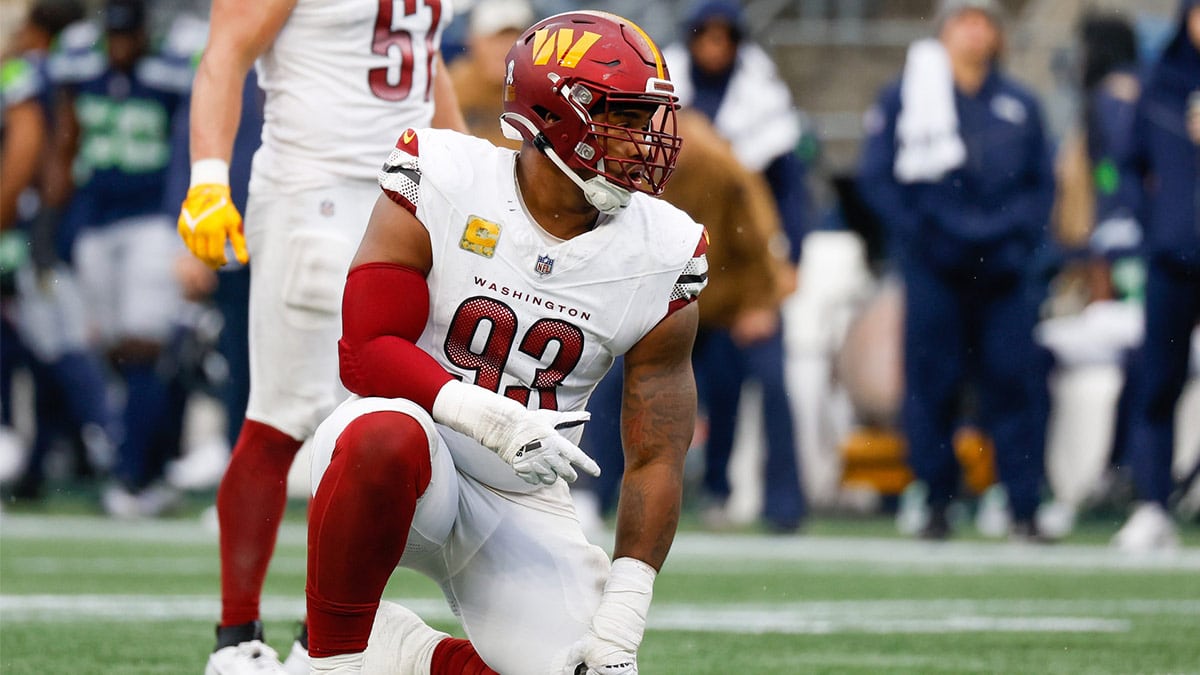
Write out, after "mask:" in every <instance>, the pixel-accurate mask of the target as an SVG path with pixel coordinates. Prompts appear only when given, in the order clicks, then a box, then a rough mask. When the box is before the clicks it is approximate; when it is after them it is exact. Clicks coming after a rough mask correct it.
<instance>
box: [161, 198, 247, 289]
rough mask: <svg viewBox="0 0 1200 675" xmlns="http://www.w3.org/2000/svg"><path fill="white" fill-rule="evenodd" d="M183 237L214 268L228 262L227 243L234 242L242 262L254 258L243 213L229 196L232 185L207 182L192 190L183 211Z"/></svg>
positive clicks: (180, 226)
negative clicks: (248, 242) (246, 234)
mask: <svg viewBox="0 0 1200 675" xmlns="http://www.w3.org/2000/svg"><path fill="white" fill-rule="evenodd" d="M178 226H179V236H180V238H182V239H183V243H184V244H185V245H187V247H188V249H189V250H190V251H191V252H192V253H193V254H194V255H195V256H196V257H197V258H199V259H200V260H202V261H203V262H204V264H206V265H208V266H209V267H211V268H213V269H217V268H219V267H220V266H221V265H224V264H225V263H226V261H227V259H226V257H225V242H226V241H227V240H228V241H229V243H231V244H233V253H234V255H236V256H237V259H238V262H241V263H242V264H245V263H247V262H249V261H250V253H249V252H248V251H247V250H246V237H245V235H244V234H243V233H242V215H241V214H240V213H238V210H237V207H236V206H234V205H233V200H232V199H231V198H230V196H229V186H228V185H221V184H219V183H204V184H201V185H196V186H194V187H192V188H191V189H190V190H188V193H187V198H186V199H184V200H183V207H182V208H181V209H180V210H179V223H178Z"/></svg>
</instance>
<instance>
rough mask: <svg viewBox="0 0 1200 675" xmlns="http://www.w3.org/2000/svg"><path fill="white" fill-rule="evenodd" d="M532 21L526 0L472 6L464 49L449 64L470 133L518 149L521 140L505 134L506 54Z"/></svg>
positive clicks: (531, 12)
mask: <svg viewBox="0 0 1200 675" xmlns="http://www.w3.org/2000/svg"><path fill="white" fill-rule="evenodd" d="M533 21H534V18H533V10H532V9H531V8H530V6H529V3H527V2H526V1H525V0H492V1H490V2H480V3H478V4H476V5H475V7H474V8H473V9H472V10H471V15H470V19H469V23H468V26H469V28H468V35H467V52H466V54H464V55H463V56H461V57H459V58H457V59H455V60H454V61H453V62H452V63H451V64H450V66H449V71H450V80H451V82H453V83H454V93H455V94H456V95H457V96H458V105H459V107H460V108H462V113H463V118H464V119H465V120H466V122H467V127H468V128H469V129H470V131H471V133H472V134H474V135H475V136H478V137H480V138H483V139H486V140H487V141H489V142H491V143H492V144H494V145H498V146H500V147H506V148H512V149H513V150H518V149H520V147H521V142H520V141H514V140H510V139H507V138H505V137H504V134H503V133H502V132H501V131H500V113H502V112H504V100H503V98H504V77H505V68H506V62H505V56H506V55H507V54H508V50H509V48H511V47H512V45H513V42H515V41H516V39H517V38H518V37H519V36H520V35H521V33H522V32H523V31H524V30H525V29H526V28H528V27H529V26H530V25H531V24H532V23H533Z"/></svg>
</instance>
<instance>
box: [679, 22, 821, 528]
mask: <svg viewBox="0 0 1200 675" xmlns="http://www.w3.org/2000/svg"><path fill="white" fill-rule="evenodd" d="M682 33H683V42H682V43H681V44H674V45H671V46H670V47H668V48H667V49H665V50H664V53H663V57H664V59H665V60H666V61H667V63H668V65H669V66H670V68H671V74H672V81H673V82H674V83H675V90H676V93H677V94H678V95H679V98H680V104H681V105H683V106H686V107H690V108H692V109H693V110H695V111H697V112H698V113H700V114H702V115H703V116H704V117H705V118H707V119H708V120H710V121H711V123H712V128H713V129H715V130H716V133H717V135H719V136H720V137H721V138H723V139H724V140H725V141H726V142H727V143H728V148H729V149H730V150H731V151H732V153H733V156H734V158H735V159H736V160H737V161H738V162H739V163H740V164H741V165H742V166H743V167H744V168H745V169H747V170H748V171H750V172H752V173H756V174H761V175H762V177H764V178H765V179H766V182H767V184H768V185H769V188H770V193H771V195H772V196H773V197H774V206H775V210H776V215H775V216H774V217H775V218H778V219H779V221H780V223H781V225H782V229H783V233H784V235H785V236H783V237H779V238H778V239H777V240H776V241H775V242H771V243H772V244H779V245H780V248H782V249H783V250H782V256H781V257H782V258H783V259H784V260H785V261H786V263H787V264H785V265H782V266H777V267H774V266H773V268H772V269H770V270H769V272H770V274H772V275H774V276H775V277H776V278H777V282H776V283H775V284H774V286H775V288H777V289H778V294H775V293H772V294H771V296H762V295H759V296H757V297H755V296H754V295H753V294H754V292H755V291H753V290H749V293H750V295H749V296H747V297H742V298H740V300H739V301H740V302H745V303H746V306H743V307H742V309H745V310H748V309H750V308H751V307H750V306H752V305H757V306H756V307H753V309H756V310H759V311H745V312H738V313H735V314H736V316H735V315H733V314H731V315H728V316H725V317H723V318H722V319H721V321H720V324H717V323H713V319H714V318H715V316H716V315H715V314H712V313H706V314H707V316H708V318H709V324H708V328H711V329H715V330H712V331H709V330H705V329H703V327H702V330H701V335H700V337H699V338H698V341H697V345H696V351H695V352H694V361H695V363H696V368H697V383H698V387H699V391H700V397H701V401H702V404H703V405H704V406H705V408H706V411H707V419H708V424H709V434H710V437H709V439H708V442H707V444H706V452H705V455H704V457H705V463H706V466H705V481H704V482H705V489H706V492H708V498H709V499H710V500H711V501H712V503H711V504H710V505H709V506H708V507H707V508H706V510H705V519H706V520H707V521H708V523H709V525H710V526H714V527H720V526H723V525H724V524H726V523H727V522H728V516H727V513H726V511H725V501H726V500H727V498H728V497H729V494H730V485H729V479H728V468H729V460H730V455H731V453H732V449H733V433H734V427H735V421H736V418H737V408H738V403H739V401H740V391H733V390H732V389H730V388H731V387H741V385H742V383H743V381H744V380H745V379H747V378H748V377H749V378H751V379H755V380H757V381H758V382H759V383H760V384H761V385H762V394H763V409H764V421H765V422H766V428H765V432H766V433H765V437H766V441H767V457H768V460H767V466H768V469H769V471H768V479H769V480H768V484H767V486H766V495H765V497H766V499H765V503H764V512H763V516H764V518H765V519H766V521H767V524H768V526H769V527H771V528H773V529H777V530H781V531H791V530H795V529H796V528H797V527H798V526H799V523H800V521H801V519H802V518H803V512H804V504H803V503H804V499H803V496H802V494H801V489H800V487H799V484H798V479H797V478H796V476H795V474H798V471H799V468H798V466H797V463H796V460H795V456H796V440H795V439H796V436H795V433H794V431H795V428H794V423H793V417H792V406H791V402H790V400H789V394H788V391H787V386H786V382H785V380H784V372H785V367H784V366H785V359H784V357H785V354H784V349H783V335H784V326H783V323H782V317H781V315H780V314H779V312H778V308H779V303H780V302H781V300H782V298H783V297H786V296H787V295H790V294H791V293H792V291H794V290H795V288H796V279H797V274H796V264H797V263H798V261H799V259H800V253H801V246H802V240H803V237H804V231H805V218H806V215H807V211H808V197H807V192H806V190H805V184H804V181H805V178H804V173H805V172H804V165H803V163H802V162H801V161H800V159H799V157H798V156H797V154H796V152H795V149H796V145H797V144H798V143H799V141H800V119H799V114H798V111H797V110H796V108H795V106H794V105H793V103H792V96H791V91H790V90H789V89H788V86H787V84H786V83H785V82H784V81H783V80H782V79H781V78H780V77H779V73H778V72H777V70H776V68H775V64H774V63H773V62H772V61H771V57H770V56H769V55H768V54H767V53H766V52H765V51H764V50H763V49H762V48H761V47H759V46H758V45H756V44H754V43H753V42H751V41H750V40H749V39H748V36H747V35H746V27H745V24H744V22H743V17H742V10H741V7H740V5H739V4H738V3H736V2H730V1H727V0H715V1H714V0H706V1H703V2H699V3H696V4H693V5H692V7H691V9H690V11H689V13H688V15H687V18H686V19H685V21H684V26H683V30H682ZM708 133H711V132H708ZM702 135H703V133H695V134H693V135H692V137H697V136H702ZM697 142H698V143H699V142H703V140H701V141H697ZM710 173H714V172H711V171H705V172H703V174H704V175H708V174H710ZM698 180H700V181H703V180H706V178H700V179H698ZM707 180H712V178H711V177H709V178H707ZM738 180H739V181H740V180H741V179H738ZM689 183H690V181H689V180H687V179H686V178H684V179H681V177H680V176H679V175H676V177H675V179H674V185H673V186H672V188H671V189H668V193H667V194H665V195H664V198H666V199H668V201H670V200H672V197H671V193H672V191H674V192H676V193H679V192H680V191H682V189H683V188H681V187H679V186H681V185H687V184H689ZM689 190H693V192H692V193H691V194H688V195H687V196H685V197H683V198H682V199H683V200H684V201H689V200H695V201H692V202H691V203H692V204H693V205H694V206H683V204H682V202H677V205H680V206H682V207H683V208H684V210H689V209H690V208H696V209H719V208H721V206H722V205H715V204H708V205H705V206H701V204H703V202H704V200H705V196H704V195H703V194H702V192H695V190H699V186H694V187H692V188H689ZM747 208H751V209H753V208H757V207H752V206H748V207H747ZM694 215H695V217H696V218H697V220H698V221H700V222H702V223H705V224H706V225H709V223H708V222H707V221H706V218H707V217H708V215H707V214H705V215H700V214H694ZM709 226H710V227H711V225H709ZM730 253H731V259H735V258H736V255H733V254H732V252H730ZM713 268H714V275H719V270H717V269H716V266H713ZM755 283H757V282H752V283H750V284H749V286H750V288H753V287H754V285H755ZM718 285H719V286H720V285H722V284H720V283H718ZM720 294H721V293H720V292H719V293H718V294H714V296H715V295H720ZM730 295H731V296H737V295H739V291H737V290H733V289H732V288H731V290H730ZM727 297H728V296H727ZM707 304H709V305H711V304H713V301H712V300H710V301H709V303H707ZM768 308H769V309H768ZM702 323H703V320H702Z"/></svg>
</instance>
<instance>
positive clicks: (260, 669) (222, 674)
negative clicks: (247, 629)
mask: <svg viewBox="0 0 1200 675" xmlns="http://www.w3.org/2000/svg"><path fill="white" fill-rule="evenodd" d="M287 672H288V671H286V670H284V669H283V664H282V663H280V662H279V655H278V654H276V653H275V650H274V649H271V648H270V647H268V646H267V645H266V644H264V643H263V642H262V641H261V640H249V641H246V642H241V643H238V644H236V645H232V646H229V647H222V648H221V649H218V650H217V651H215V652H213V653H212V654H211V655H209V657H208V665H207V666H205V667H204V675H263V674H265V673H274V674H276V675H280V674H286V673H287Z"/></svg>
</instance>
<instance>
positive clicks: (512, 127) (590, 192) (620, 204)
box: [500, 112, 630, 216]
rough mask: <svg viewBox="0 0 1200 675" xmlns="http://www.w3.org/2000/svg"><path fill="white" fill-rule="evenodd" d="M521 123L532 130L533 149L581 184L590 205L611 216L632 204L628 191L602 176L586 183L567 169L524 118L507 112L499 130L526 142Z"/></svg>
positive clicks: (508, 136)
mask: <svg viewBox="0 0 1200 675" xmlns="http://www.w3.org/2000/svg"><path fill="white" fill-rule="evenodd" d="M518 124H519V125H521V126H522V127H525V129H526V130H528V131H529V133H530V135H531V136H532V137H533V145H534V147H536V148H537V149H538V151H539V152H541V153H542V154H543V155H545V156H546V157H548V158H549V159H550V161H551V162H553V163H554V166H557V167H558V169H559V170H560V171H562V172H563V173H564V174H566V176H567V178H570V179H571V182H572V183H575V184H576V185H578V186H579V189H580V190H582V191H583V197H584V199H587V200H588V203H589V204H591V205H592V206H594V207H596V209H597V210H599V211H600V212H601V213H603V214H605V215H609V216H611V215H613V214H615V213H617V212H618V211H620V210H621V209H623V208H625V207H626V206H628V205H629V199H630V194H629V190H626V189H624V188H621V187H618V186H616V185H613V184H612V183H610V182H608V181H607V180H605V179H604V177H603V176H592V177H591V178H589V179H587V180H583V179H582V178H580V177H579V174H577V173H575V171H574V170H572V169H571V167H569V166H567V163H566V162H564V161H563V160H562V158H561V157H559V156H558V153H557V152H555V151H554V147H553V146H551V145H550V141H548V140H547V139H546V136H545V134H543V133H542V132H540V131H538V128H537V127H535V126H534V125H533V123H532V122H530V121H529V120H528V119H526V118H525V117H524V116H523V115H518V114H516V113H511V112H506V113H504V114H503V115H501V116H500V127H501V129H502V131H503V132H504V137H505V138H509V139H512V140H524V135H523V134H521V133H520V132H519V131H518V130H517V128H516V125H518ZM601 161H603V160H601Z"/></svg>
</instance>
